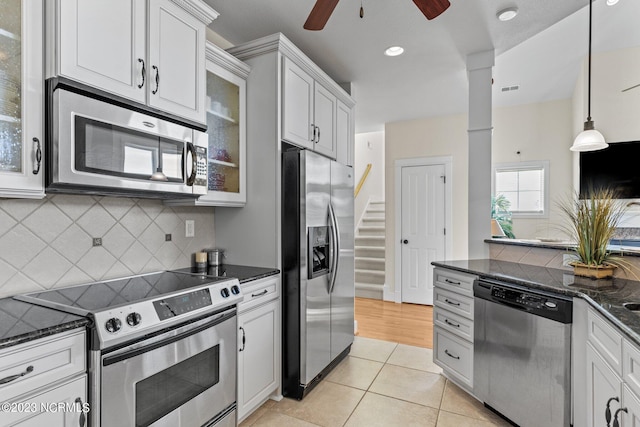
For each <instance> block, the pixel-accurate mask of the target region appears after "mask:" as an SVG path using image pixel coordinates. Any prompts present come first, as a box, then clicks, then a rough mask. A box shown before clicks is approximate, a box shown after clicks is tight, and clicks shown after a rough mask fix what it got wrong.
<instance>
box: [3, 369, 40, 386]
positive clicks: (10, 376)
mask: <svg viewBox="0 0 640 427" xmlns="http://www.w3.org/2000/svg"><path fill="white" fill-rule="evenodd" d="M31 372H33V365H29V366H27V369H26V370H25V371H24V372H23V373H21V374H16V375H9V376H8V377H4V378H3V379H1V380H0V384H6V383H10V382H11V381H15V380H17V379H18V378H20V377H24V376H25V375H27V374H30V373H31Z"/></svg>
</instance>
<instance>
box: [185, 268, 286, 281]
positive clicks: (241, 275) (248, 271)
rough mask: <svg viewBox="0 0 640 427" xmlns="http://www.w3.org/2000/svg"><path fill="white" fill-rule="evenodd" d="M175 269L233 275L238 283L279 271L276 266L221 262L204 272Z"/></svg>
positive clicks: (217, 275) (272, 274) (211, 274)
mask: <svg viewBox="0 0 640 427" xmlns="http://www.w3.org/2000/svg"><path fill="white" fill-rule="evenodd" d="M176 271H183V272H189V273H196V274H198V273H200V274H207V275H208V276H215V277H229V278H231V277H235V278H236V279H238V280H239V281H240V284H242V283H247V282H251V281H253V280H258V279H263V278H265V277H269V276H275V275H276V274H278V273H280V270H278V269H277V268H265V267H253V266H248V265H235V264H222V265H218V266H216V267H209V268H208V269H207V271H206V273H205V272H200V271H198V270H196V269H195V267H188V268H181V269H179V270H176Z"/></svg>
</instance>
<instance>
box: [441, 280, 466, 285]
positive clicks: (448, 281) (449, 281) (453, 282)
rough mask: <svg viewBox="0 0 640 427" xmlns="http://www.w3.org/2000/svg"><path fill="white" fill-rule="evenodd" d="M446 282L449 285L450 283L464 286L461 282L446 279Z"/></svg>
mask: <svg viewBox="0 0 640 427" xmlns="http://www.w3.org/2000/svg"><path fill="white" fill-rule="evenodd" d="M444 281H445V282H447V283H450V284H452V285H461V284H462V283H460V282H456V281H453V280H449V279H444Z"/></svg>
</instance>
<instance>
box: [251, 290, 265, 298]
mask: <svg viewBox="0 0 640 427" xmlns="http://www.w3.org/2000/svg"><path fill="white" fill-rule="evenodd" d="M267 292H269V290H268V289H265V290H263V291H262V292H258V293H257V294H251V298H255V297H259V296H262V295H264V294H266V293H267Z"/></svg>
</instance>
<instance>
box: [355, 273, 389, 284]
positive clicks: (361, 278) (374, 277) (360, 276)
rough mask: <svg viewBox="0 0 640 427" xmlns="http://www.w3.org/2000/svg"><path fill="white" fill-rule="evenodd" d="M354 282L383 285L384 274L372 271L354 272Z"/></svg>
mask: <svg viewBox="0 0 640 427" xmlns="http://www.w3.org/2000/svg"><path fill="white" fill-rule="evenodd" d="M356 282H358V283H371V284H379V285H384V272H382V271H373V270H356Z"/></svg>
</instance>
